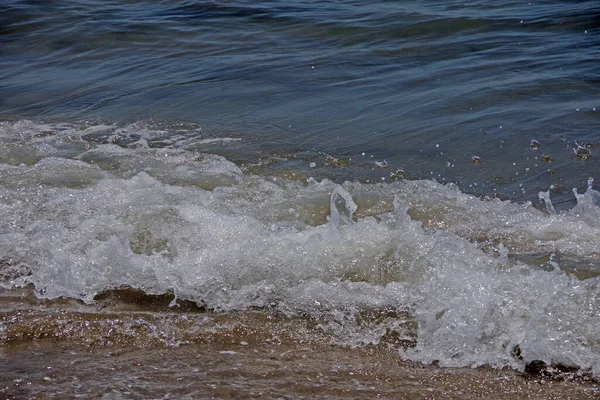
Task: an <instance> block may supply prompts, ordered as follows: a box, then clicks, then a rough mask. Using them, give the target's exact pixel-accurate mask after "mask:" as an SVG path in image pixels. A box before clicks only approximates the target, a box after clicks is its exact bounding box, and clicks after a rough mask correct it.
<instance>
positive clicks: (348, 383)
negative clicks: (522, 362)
mask: <svg viewBox="0 0 600 400" xmlns="http://www.w3.org/2000/svg"><path fill="white" fill-rule="evenodd" d="M0 299H1V300H0V316H1V321H2V325H1V326H2V330H1V331H0V337H1V340H2V342H1V343H2V344H1V346H0V398H6V399H70V398H98V399H202V398H219V399H231V398H235V399H238V398H239V399H246V398H247V399H250V398H261V399H265V398H267V399H269V398H274V399H275V398H290V399H291V398H294V399H296V398H328V399H363V398H364V399H372V398H386V399H600V388H599V387H598V384H597V382H594V381H592V380H586V379H581V378H575V379H572V380H568V379H564V377H563V378H561V379H556V378H547V377H542V376H539V375H536V376H533V375H529V374H525V373H521V372H517V371H512V370H497V369H492V368H476V369H471V368H440V367H436V366H432V365H422V364H419V363H413V362H409V361H406V360H403V359H402V358H401V356H400V352H399V350H398V347H397V346H396V347H394V346H391V345H390V344H389V343H387V344H381V345H378V346H369V347H364V348H354V349H352V348H348V347H344V346H340V345H335V344H331V341H329V340H327V338H326V337H323V336H322V335H321V334H320V333H318V332H311V331H310V330H311V329H312V327H311V325H310V324H309V323H307V322H306V321H302V320H290V319H287V318H284V317H281V316H277V315H274V314H272V313H268V312H265V311H264V310H254V311H244V312H237V313H229V314H214V313H211V312H207V311H205V310H192V309H186V308H185V307H184V308H183V309H180V310H178V311H179V312H177V313H175V312H167V311H165V310H163V311H157V310H156V308H160V304H158V303H156V302H154V303H153V304H146V309H145V310H143V309H140V308H143V307H140V305H139V304H138V305H137V306H133V305H131V304H129V305H127V304H124V303H120V304H117V303H114V302H113V303H111V302H109V303H106V302H105V303H102V304H96V305H92V306H88V305H83V304H82V303H80V302H76V301H73V300H56V301H39V300H35V299H34V298H32V296H31V295H30V293H27V292H16V291H12V292H10V293H8V292H4V293H2V296H0ZM165 301H166V300H165ZM148 308H155V309H152V310H149V309H148ZM170 329H171V330H170Z"/></svg>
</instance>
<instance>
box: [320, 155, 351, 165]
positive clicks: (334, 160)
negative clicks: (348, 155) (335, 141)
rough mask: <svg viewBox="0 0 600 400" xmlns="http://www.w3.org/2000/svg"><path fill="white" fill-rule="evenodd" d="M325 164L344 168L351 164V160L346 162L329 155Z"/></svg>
mask: <svg viewBox="0 0 600 400" xmlns="http://www.w3.org/2000/svg"><path fill="white" fill-rule="evenodd" d="M325 164H326V165H332V166H334V167H343V166H346V165H349V164H350V161H349V160H344V159H341V158H335V157H334V156H330V155H327V156H326V157H325Z"/></svg>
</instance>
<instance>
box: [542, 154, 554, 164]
mask: <svg viewBox="0 0 600 400" xmlns="http://www.w3.org/2000/svg"><path fill="white" fill-rule="evenodd" d="M542 160H544V161H545V162H552V161H554V158H552V156H550V155H548V154H543V155H542Z"/></svg>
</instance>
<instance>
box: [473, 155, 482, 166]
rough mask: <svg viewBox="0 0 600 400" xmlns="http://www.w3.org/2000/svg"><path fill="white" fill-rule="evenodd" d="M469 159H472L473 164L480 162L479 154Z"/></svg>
mask: <svg viewBox="0 0 600 400" xmlns="http://www.w3.org/2000/svg"><path fill="white" fill-rule="evenodd" d="M471 160H473V162H474V163H475V164H480V163H481V157H479V156H473V157H471Z"/></svg>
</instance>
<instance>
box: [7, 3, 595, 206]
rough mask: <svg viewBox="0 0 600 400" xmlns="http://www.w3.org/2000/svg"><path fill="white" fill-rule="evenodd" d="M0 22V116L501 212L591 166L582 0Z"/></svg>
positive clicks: (112, 12)
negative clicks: (147, 134) (182, 137)
mask: <svg viewBox="0 0 600 400" xmlns="http://www.w3.org/2000/svg"><path fill="white" fill-rule="evenodd" d="M0 27H1V29H2V30H1V36H0V40H1V41H0V46H1V47H0V91H1V92H0V118H2V119H4V120H11V121H14V120H20V119H34V120H44V121H65V120H66V121H88V120H90V119H102V120H105V121H111V122H135V121H140V120H142V121H145V120H148V119H152V120H153V121H161V122H164V123H167V124H172V125H173V126H177V124H178V123H181V122H194V123H197V124H198V125H199V126H201V127H202V128H203V129H205V130H208V131H210V132H211V133H213V134H214V135H215V136H222V135H226V134H228V133H229V134H233V135H235V136H236V137H241V138H243V139H244V145H243V146H239V147H238V148H235V149H234V150H232V149H229V150H221V152H222V153H223V154H225V155H226V156H228V157H229V158H231V159H233V160H234V161H236V162H238V163H241V164H243V163H245V162H246V163H250V162H253V161H256V159H257V158H259V157H263V158H264V157H267V158H268V157H272V156H273V155H274V154H276V155H277V156H278V157H276V159H275V160H271V161H270V162H269V168H275V169H277V168H279V169H286V168H287V169H292V170H303V169H307V168H308V164H309V161H308V158H313V159H315V158H316V161H317V165H319V162H318V161H319V159H318V158H319V155H321V154H328V155H332V156H334V157H336V158H342V159H344V160H348V159H351V160H350V161H351V162H350V165H349V166H347V167H346V168H343V169H340V168H337V169H332V168H330V169H329V170H327V165H326V164H327V162H326V161H325V159H323V160H322V161H323V162H321V163H320V164H321V165H322V166H323V167H324V168H326V169H325V170H323V169H322V168H319V169H318V170H317V171H314V172H313V175H319V176H322V177H332V178H333V179H338V180H344V179H350V180H352V179H359V180H367V179H371V180H374V179H381V178H382V177H386V176H389V172H390V171H392V172H393V171H395V170H396V169H397V168H402V169H403V170H404V171H405V173H406V177H407V178H412V179H417V178H428V177H431V178H434V179H436V180H438V181H452V182H456V183H458V184H459V186H460V187H461V188H462V189H463V190H466V191H470V192H474V193H482V194H502V195H504V196H505V197H508V198H511V199H515V200H524V199H532V198H535V197H536V196H537V191H538V190H541V189H547V188H548V187H549V186H550V185H554V187H555V192H556V194H557V195H558V201H559V202H560V201H567V202H571V203H572V202H573V201H574V198H573V197H572V196H571V195H570V193H569V190H570V188H571V187H572V186H581V187H584V186H585V180H586V179H587V178H588V177H589V176H593V175H596V174H597V172H598V167H597V162H596V161H595V157H594V156H595V155H596V153H597V152H600V148H597V147H598V145H599V144H600V142H599V136H600V63H599V60H600V6H599V5H598V3H597V2H596V1H560V0H553V1H531V2H526V1H501V2H489V1H464V2H463V1H460V2H459V1H441V0H440V1H376V2H370V3H369V4H367V3H365V2H357V1H325V2H313V1H294V2H278V1H258V2H257V1H225V2H220V1H182V0H180V1H124V0H123V1H90V0H88V1H53V2H50V3H48V2H39V1H21V0H19V1H11V0H5V1H4V2H3V5H2V6H0ZM531 140H537V141H539V143H540V148H539V149H537V150H535V151H532V149H531V148H530V143H531ZM575 142H577V143H578V144H580V145H583V146H587V147H589V148H591V153H592V156H593V157H592V158H591V160H581V159H578V158H577V157H576V155H575V153H574V151H573V148H577V145H576V144H575ZM215 151H217V152H219V151H218V150H215ZM363 152H365V157H363V156H362V153H363ZM371 155H373V158H374V160H377V161H383V160H386V161H387V163H388V170H386V171H380V170H379V169H375V170H373V162H372V161H373V160H371V159H370V156H371ZM473 156H477V157H479V159H480V160H481V161H482V162H481V163H474V162H473ZM542 156H544V157H542ZM598 156H600V153H598ZM282 157H283V158H284V159H285V160H286V162H284V163H282V162H281V161H280V159H281V158H282ZM307 157H308V158H307ZM543 159H545V160H546V161H544V160H543ZM548 161H550V162H548ZM475 185H476V186H475ZM563 189H567V190H563ZM565 193H566V194H565ZM561 194H562V195H561Z"/></svg>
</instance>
